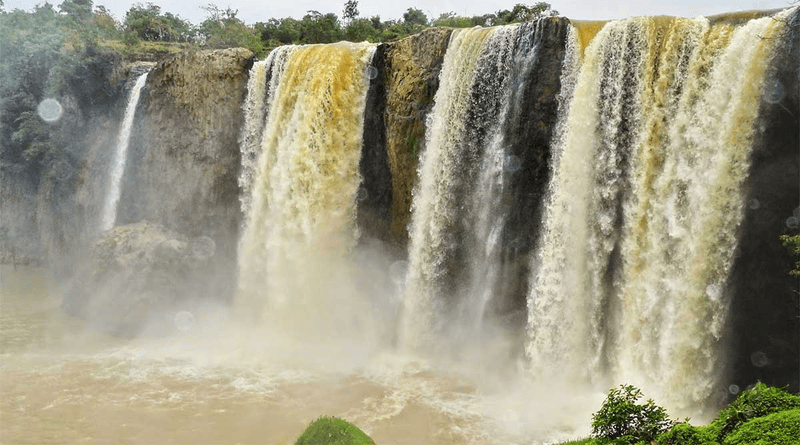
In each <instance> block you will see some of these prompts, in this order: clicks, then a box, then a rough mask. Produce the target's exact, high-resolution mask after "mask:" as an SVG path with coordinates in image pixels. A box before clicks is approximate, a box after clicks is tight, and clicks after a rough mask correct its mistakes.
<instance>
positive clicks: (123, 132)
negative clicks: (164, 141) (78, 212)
mask: <svg viewBox="0 0 800 445" xmlns="http://www.w3.org/2000/svg"><path fill="white" fill-rule="evenodd" d="M147 74H148V73H144V74H142V75H140V76H139V77H138V78H137V79H136V83H135V84H134V85H133V88H131V92H130V95H129V96H128V105H127V107H126V108H125V117H124V119H123V120H122V127H121V128H120V131H119V137H118V138H117V149H116V151H114V159H113V160H112V163H111V173H110V175H109V179H108V182H109V187H108V194H106V200H105V203H104V204H103V214H102V219H101V221H100V230H101V231H105V230H110V229H111V228H112V227H114V223H115V222H116V219H117V204H119V197H120V194H121V193H122V190H121V185H122V175H123V174H124V173H125V164H126V162H127V160H128V157H127V153H128V142H129V139H130V137H131V130H132V129H133V119H134V117H135V116H136V106H137V105H138V104H139V95H140V93H141V92H142V88H143V87H144V85H145V82H146V81H147Z"/></svg>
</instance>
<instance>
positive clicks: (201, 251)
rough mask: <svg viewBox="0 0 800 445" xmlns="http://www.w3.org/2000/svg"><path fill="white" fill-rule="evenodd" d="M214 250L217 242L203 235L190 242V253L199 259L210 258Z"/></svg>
mask: <svg viewBox="0 0 800 445" xmlns="http://www.w3.org/2000/svg"><path fill="white" fill-rule="evenodd" d="M216 250H217V243H215V242H214V240H213V239H211V238H209V237H207V236H205V235H203V236H199V237H197V238H196V239H195V240H194V241H193V242H192V253H193V254H194V256H196V257H197V258H199V259H201V260H205V259H208V258H211V256H213V255H214V252H216Z"/></svg>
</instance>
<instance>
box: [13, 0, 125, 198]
mask: <svg viewBox="0 0 800 445" xmlns="http://www.w3.org/2000/svg"><path fill="white" fill-rule="evenodd" d="M90 6H91V0H76V1H69V0H68V1H65V2H64V3H62V4H61V6H60V7H59V9H60V10H61V11H62V13H59V12H57V11H56V10H55V8H54V7H53V5H51V4H49V3H45V4H43V5H39V6H37V7H36V8H34V9H33V10H32V11H31V12H24V11H20V10H14V11H11V12H3V13H0V42H2V47H0V52H1V53H2V57H0V170H3V171H7V172H10V173H12V174H17V175H20V177H23V178H26V179H27V180H28V181H30V182H31V183H33V184H35V183H37V182H38V180H39V177H40V175H41V174H42V173H43V172H47V171H49V170H50V169H51V167H53V166H54V165H56V164H60V165H62V166H63V165H65V164H64V163H67V164H70V163H73V162H74V159H71V153H74V151H75V150H74V149H78V147H74V146H73V145H74V144H75V141H76V139H77V137H75V135H76V134H77V133H78V132H80V131H81V128H80V123H79V122H78V121H79V120H80V119H79V117H80V116H81V115H82V114H85V112H86V111H87V110H88V109H89V108H97V106H98V102H102V101H103V99H104V98H108V97H110V96H111V95H113V94H114V92H113V91H108V88H109V86H108V84H107V82H95V81H94V80H96V79H95V78H96V77H98V76H100V77H102V76H104V75H106V74H109V73H108V70H110V66H109V65H108V64H107V63H105V62H106V60H107V58H106V57H105V56H104V55H103V54H102V51H100V50H99V49H98V42H99V41H100V40H101V39H103V38H105V37H107V32H108V30H107V29H106V25H107V23H106V22H104V21H103V20H104V18H105V17H107V15H105V14H103V13H101V14H98V15H99V17H98V15H91V13H87V10H88V9H87V8H89V7H90ZM46 99H57V100H58V101H59V104H58V105H54V106H55V107H56V108H57V110H58V111H59V114H58V115H56V116H52V117H51V118H46V117H47V115H46V114H43V113H40V109H39V107H40V105H43V104H44V105H47V104H54V103H55V102H53V101H50V102H45V100H46ZM65 99H66V100H65ZM60 112H63V117H62V116H61V114H60Z"/></svg>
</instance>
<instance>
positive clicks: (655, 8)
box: [4, 0, 791, 24]
mask: <svg viewBox="0 0 800 445" xmlns="http://www.w3.org/2000/svg"><path fill="white" fill-rule="evenodd" d="M49 1H50V2H51V3H52V4H53V5H55V6H58V5H59V4H60V3H61V1H63V0H49ZM4 2H5V8H6V10H12V9H15V8H19V9H24V10H29V9H31V8H33V7H34V6H35V5H37V4H41V3H44V0H4ZM344 2H345V0H283V1H276V0H156V1H153V3H154V4H156V5H158V6H161V10H162V12H171V13H173V14H176V15H178V16H180V17H182V18H183V19H186V20H189V21H190V22H192V23H194V24H199V23H200V22H202V21H203V20H204V19H205V17H206V13H205V11H203V10H202V9H200V6H203V5H207V4H209V3H214V4H216V5H217V6H219V7H220V8H222V9H224V8H226V7H228V6H230V7H231V8H232V9H238V10H239V14H238V16H237V17H239V18H240V19H242V20H244V21H245V23H248V24H253V23H255V22H259V21H266V20H267V19H270V18H284V17H294V18H297V19H300V18H302V17H303V16H304V15H305V14H306V11H308V10H316V11H319V12H321V13H323V14H325V13H328V12H333V13H335V14H336V15H338V16H340V17H341V15H342V9H343V5H344ZM535 2H536V0H508V1H500V0H428V1H422V0H359V1H358V10H359V12H360V13H361V16H362V17H372V16H374V15H379V16H380V17H381V19H382V20H389V19H399V18H402V16H403V12H405V11H406V9H408V8H417V9H421V10H422V11H423V12H424V13H425V14H427V15H428V18H436V17H438V16H439V14H442V13H444V12H450V11H452V12H455V13H456V14H459V15H464V16H473V15H482V14H488V13H491V12H495V11H498V10H501V9H511V7H513V5H514V4H516V3H526V4H533V3H535ZM135 3H138V2H134V1H130V0H94V4H95V5H103V6H105V7H106V8H108V9H109V10H110V11H111V13H112V14H113V15H114V18H116V19H117V20H119V21H121V20H122V19H124V17H125V12H127V11H128V10H129V9H130V7H131V5H133V4H135ZM141 3H146V2H141ZM790 3H791V0H661V1H658V0H656V1H652V0H552V1H551V2H550V4H552V5H553V8H554V9H556V10H558V11H559V12H560V13H561V15H564V16H566V17H569V18H571V19H585V20H609V19H619V18H625V17H631V16H639V15H676V16H682V17H696V16H699V15H714V14H720V13H723V12H732V11H746V10H752V9H776V8H785V7H788V6H791V4H790Z"/></svg>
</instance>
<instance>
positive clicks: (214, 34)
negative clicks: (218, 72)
mask: <svg viewBox="0 0 800 445" xmlns="http://www.w3.org/2000/svg"><path fill="white" fill-rule="evenodd" d="M201 9H203V10H204V11H206V12H207V13H208V18H206V19H205V20H204V21H203V23H201V24H200V29H199V30H200V34H201V35H202V36H203V37H204V38H205V40H206V44H207V45H208V46H210V47H214V48H229V47H237V46H241V47H245V48H250V49H251V50H252V51H253V52H255V53H256V54H261V53H263V52H264V42H263V41H262V38H261V33H259V32H258V31H257V30H256V28H255V27H252V28H251V27H249V26H247V25H245V23H244V22H243V21H241V20H240V19H239V18H237V17H236V15H237V14H238V13H239V10H237V9H232V8H231V7H230V6H229V7H227V8H225V9H224V10H223V9H220V8H219V7H218V6H217V5H215V4H213V3H209V4H208V6H201Z"/></svg>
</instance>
